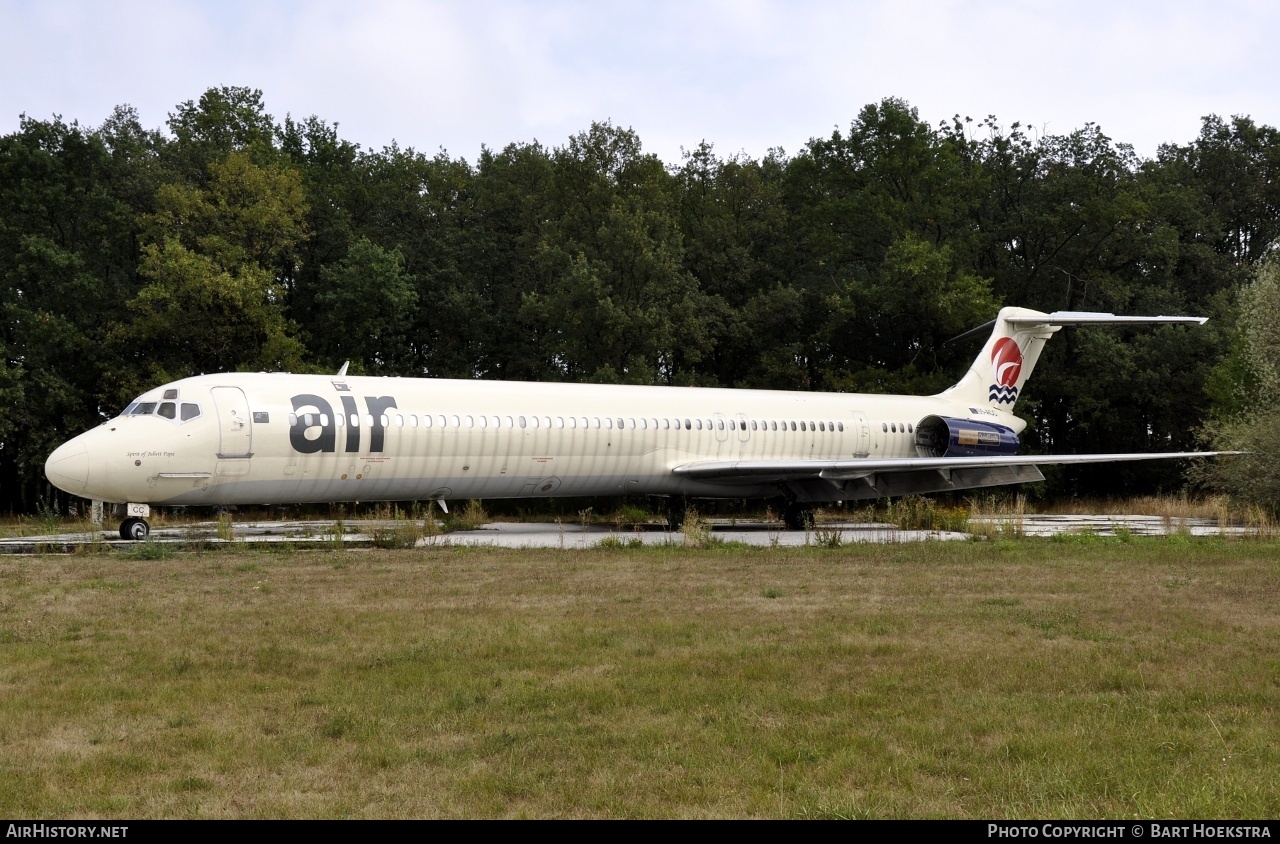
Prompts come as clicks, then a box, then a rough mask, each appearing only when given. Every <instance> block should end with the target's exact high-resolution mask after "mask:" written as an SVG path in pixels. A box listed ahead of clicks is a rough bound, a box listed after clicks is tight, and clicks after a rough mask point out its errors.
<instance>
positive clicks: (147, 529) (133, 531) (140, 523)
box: [120, 516, 151, 542]
mask: <svg viewBox="0 0 1280 844" xmlns="http://www.w3.org/2000/svg"><path fill="white" fill-rule="evenodd" d="M149 533H151V526H150V525H148V524H147V520H146V519H139V518H137V517H136V516H130V517H129V518H127V519H125V520H124V521H123V522H121V523H120V538H121V539H132V540H134V541H135V542H140V541H142V540H143V539H146V538H147V534H149Z"/></svg>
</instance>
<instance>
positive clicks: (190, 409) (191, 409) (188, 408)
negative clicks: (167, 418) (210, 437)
mask: <svg viewBox="0 0 1280 844" xmlns="http://www.w3.org/2000/svg"><path fill="white" fill-rule="evenodd" d="M199 415H200V405H198V404H192V403H191V402H189V401H184V402H183V403H182V421H183V422H186V421H187V420H188V419H195V418H196V417H197V416H199Z"/></svg>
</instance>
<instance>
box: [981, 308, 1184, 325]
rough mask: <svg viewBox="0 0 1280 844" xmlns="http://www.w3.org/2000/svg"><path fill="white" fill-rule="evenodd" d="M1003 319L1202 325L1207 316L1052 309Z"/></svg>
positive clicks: (1049, 322) (1028, 322)
mask: <svg viewBox="0 0 1280 844" xmlns="http://www.w3.org/2000/svg"><path fill="white" fill-rule="evenodd" d="M1003 319H1004V321H1005V322H1007V323H1009V324H1010V325H1124V324H1134V325H1140V324H1146V325H1152V324H1155V325H1162V324H1186V323H1190V324H1193V325H1204V324H1205V323H1206V322H1208V321H1209V318H1208V317H1193V316H1116V315H1115V314H1101V313H1091V312H1089V311H1054V312H1053V313H1051V314H1039V315H1035V316H1006V317H1003Z"/></svg>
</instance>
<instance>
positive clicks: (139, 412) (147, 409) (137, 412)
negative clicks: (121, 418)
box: [129, 401, 156, 416]
mask: <svg viewBox="0 0 1280 844" xmlns="http://www.w3.org/2000/svg"><path fill="white" fill-rule="evenodd" d="M155 410H156V403H155V402H153V401H140V402H138V403H137V404H135V405H134V406H133V410H132V411H131V412H130V414H129V415H130V416H148V415H150V414H152V413H154V412H155Z"/></svg>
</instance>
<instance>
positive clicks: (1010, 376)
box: [941, 308, 1208, 411]
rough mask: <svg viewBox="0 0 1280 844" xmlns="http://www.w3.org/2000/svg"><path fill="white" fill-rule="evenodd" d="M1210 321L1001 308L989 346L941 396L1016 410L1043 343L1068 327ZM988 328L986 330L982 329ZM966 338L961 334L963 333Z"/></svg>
mask: <svg viewBox="0 0 1280 844" xmlns="http://www.w3.org/2000/svg"><path fill="white" fill-rule="evenodd" d="M1206 322H1208V318H1207V317H1176V316H1174V317H1171V316H1154V317H1140V316H1116V315H1115V314H1098V313H1085V312H1080V311H1055V312H1054V313H1051V314H1046V313H1042V312H1040V311H1033V310H1029V309H1027V308H1002V309H1001V310H1000V314H999V315H998V316H997V317H996V318H995V327H994V328H993V329H992V331H991V337H990V339H988V340H987V344H986V345H985V346H983V347H982V351H981V352H979V353H978V357H977V359H976V360H975V361H974V362H973V366H971V367H969V371H968V372H966V373H965V375H964V377H963V378H961V379H960V381H959V382H957V383H956V385H955V386H954V387H951V388H950V389H948V390H945V391H943V392H942V393H941V395H944V396H948V397H951V398H956V399H959V400H960V401H963V402H964V403H965V404H968V405H974V406H978V407H992V408H996V409H999V410H1006V411H1009V410H1012V409H1013V404H1014V402H1016V401H1017V400H1018V396H1019V395H1020V394H1021V393H1022V388H1023V385H1025V384H1026V383H1027V379H1028V378H1030V377H1031V371H1032V370H1033V369H1035V366H1036V361H1038V360H1039V359H1040V352H1041V350H1043V349H1044V344H1045V341H1047V340H1048V339H1049V338H1050V337H1052V336H1053V334H1054V333H1055V332H1056V331H1057V330H1058V329H1059V328H1062V327H1063V326H1065V325H1116V324H1133V323H1142V324H1157V325H1159V324H1167V323H1196V324H1198V325H1204V324H1205V323H1206ZM984 327H985V326H984ZM962 336H963V335H962Z"/></svg>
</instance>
